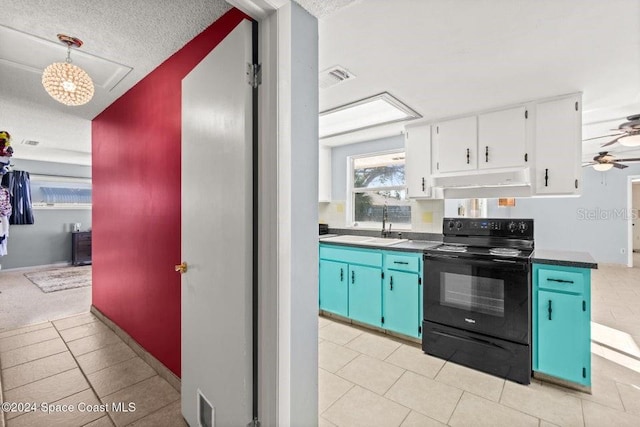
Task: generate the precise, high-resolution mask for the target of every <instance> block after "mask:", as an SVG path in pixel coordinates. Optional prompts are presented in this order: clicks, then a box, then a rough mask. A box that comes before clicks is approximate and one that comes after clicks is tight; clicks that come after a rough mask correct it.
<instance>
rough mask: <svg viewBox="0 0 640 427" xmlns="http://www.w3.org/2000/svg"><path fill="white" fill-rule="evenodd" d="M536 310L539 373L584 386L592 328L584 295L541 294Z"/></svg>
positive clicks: (539, 294)
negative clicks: (585, 309) (584, 306)
mask: <svg viewBox="0 0 640 427" xmlns="http://www.w3.org/2000/svg"><path fill="white" fill-rule="evenodd" d="M537 311H538V312H537V321H538V324H537V327H538V348H537V350H536V351H537V352H538V370H539V371H540V372H543V373H546V374H549V375H553V376H555V377H558V378H563V379H565V380H568V381H573V382H577V383H584V382H585V381H586V380H587V378H588V374H589V373H588V372H587V369H588V365H589V363H588V360H589V359H588V358H589V357H590V353H589V352H590V347H589V338H588V334H587V333H586V331H587V330H588V329H587V328H589V327H590V326H589V318H588V313H587V312H586V311H583V298H582V296H580V295H568V294H563V293H559V292H547V291H538V308H537Z"/></svg>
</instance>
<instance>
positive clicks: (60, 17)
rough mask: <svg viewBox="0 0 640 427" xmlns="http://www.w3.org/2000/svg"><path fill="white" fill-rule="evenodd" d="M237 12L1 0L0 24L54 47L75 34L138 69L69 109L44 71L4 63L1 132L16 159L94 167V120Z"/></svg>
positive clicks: (211, 4) (151, 0)
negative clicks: (46, 84) (61, 36)
mask: <svg viewBox="0 0 640 427" xmlns="http://www.w3.org/2000/svg"><path fill="white" fill-rule="evenodd" d="M230 8H231V6H230V5H229V4H228V3H226V2H225V1H224V0H181V1H175V0H137V1H130V0H108V1H91V0H74V1H72V2H64V1H53V0H20V1H15V0H0V11H1V15H2V22H1V23H0V25H4V26H7V27H10V28H13V29H16V30H19V31H22V32H25V33H29V34H32V35H35V36H38V37H41V38H43V39H47V40H51V41H56V40H57V38H56V34H58V33H66V34H69V35H73V36H76V37H78V38H80V39H82V40H83V41H84V46H83V47H82V48H81V50H82V51H84V52H87V53H90V54H92V55H96V56H99V57H102V58H105V59H108V60H110V61H114V62H117V63H120V64H123V65H126V66H129V67H132V68H133V69H132V71H131V72H130V73H129V74H128V75H127V76H126V77H125V78H124V79H123V80H122V81H121V82H120V83H119V84H118V85H116V86H115V88H113V89H112V90H111V91H107V90H106V89H103V88H101V87H96V93H95V96H94V98H93V100H92V101H91V102H89V103H88V104H86V105H83V106H79V107H67V106H65V105H62V104H60V103H58V102H56V101H55V100H53V99H52V98H50V97H49V95H47V93H46V92H45V91H44V89H43V88H42V85H41V83H40V75H39V74H38V73H33V72H30V71H25V70H22V69H19V68H16V67H13V66H10V65H6V64H2V63H0V100H2V103H3V104H4V105H5V107H3V108H0V130H1V129H6V130H9V131H10V132H11V134H12V136H13V144H14V145H15V156H16V157H17V158H29V159H38V160H44V159H48V160H53V161H61V162H73V163H82V164H89V163H90V161H91V154H90V153H91V139H90V138H91V129H90V126H91V124H90V121H89V120H91V119H92V118H93V117H95V116H96V115H97V114H99V113H100V112H101V111H102V110H104V109H105V108H106V107H107V106H109V105H110V104H111V103H112V102H113V101H114V100H116V99H117V98H118V97H120V96H121V95H122V94H124V93H125V92H126V91H127V90H128V89H130V88H131V87H132V86H133V85H135V84H136V83H137V82H138V81H139V80H141V79H142V78H143V77H144V76H146V75H147V74H149V72H151V71H152V70H153V69H154V68H156V67H157V66H158V65H160V64H161V63H162V62H163V61H164V60H165V59H167V58H168V57H169V56H171V55H172V54H173V53H174V52H176V51H177V50H179V49H180V48H181V47H182V46H184V45H185V44H186V43H187V42H188V41H189V40H191V39H192V38H193V37H195V36H196V35H197V34H198V33H200V32H201V31H202V30H204V29H205V28H206V27H208V26H209V25H210V24H211V23H213V22H214V21H215V20H216V19H218V18H219V17H220V16H222V15H223V14H224V13H225V12H226V11H228V10H229V9H230ZM0 42H2V41H1V40H0ZM63 59H64V56H62V57H61V58H60V60H63ZM72 59H73V53H72ZM23 139H34V140H38V141H41V144H40V145H39V146H38V147H36V148H32V147H25V146H23V145H20V141H22V140H23Z"/></svg>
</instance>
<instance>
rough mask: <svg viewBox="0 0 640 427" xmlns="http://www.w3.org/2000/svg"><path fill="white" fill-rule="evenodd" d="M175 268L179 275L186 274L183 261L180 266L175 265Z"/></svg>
mask: <svg viewBox="0 0 640 427" xmlns="http://www.w3.org/2000/svg"><path fill="white" fill-rule="evenodd" d="M175 268H176V271H178V272H180V274H184V273H186V272H187V263H186V262H184V261H183V262H182V263H181V264H178V265H176V267H175Z"/></svg>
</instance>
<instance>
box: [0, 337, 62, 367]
mask: <svg viewBox="0 0 640 427" xmlns="http://www.w3.org/2000/svg"><path fill="white" fill-rule="evenodd" d="M57 339H58V338H51V339H50V340H46V341H40V342H37V343H34V344H30V345H27V346H24V347H19V348H15V349H14V350H19V349H21V348H26V347H30V346H32V345H38V344H42V343H45V342H49V341H55V340H57ZM62 341H63V342H64V340H62ZM9 351H13V350H9ZM9 351H5V352H4V353H8V352H9ZM65 351H67V350H62V351H59V352H57V353H51V354H47V355H46V356H42V357H37V358H35V359H31V360H27V361H26V362H22V363H18V364H15V365H13V366H7V367H6V368H5V367H2V363H1V362H0V367H1V369H2V370H3V371H4V370H6V369H12V368H15V367H16V366H22V365H24V364H26V363H31V362H35V361H36V360H40V359H45V358H47V357H49V356H55V355H56V354H60V353H64V352H65ZM0 360H2V353H0Z"/></svg>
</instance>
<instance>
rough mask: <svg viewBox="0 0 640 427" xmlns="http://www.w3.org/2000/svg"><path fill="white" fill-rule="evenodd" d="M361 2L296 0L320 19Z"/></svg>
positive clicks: (348, 0) (347, 0) (357, 0)
mask: <svg viewBox="0 0 640 427" xmlns="http://www.w3.org/2000/svg"><path fill="white" fill-rule="evenodd" d="M359 1H361V0H295V2H296V3H298V4H299V5H300V6H302V7H303V8H304V9H306V10H307V11H308V12H309V13H310V14H312V15H313V16H315V17H316V18H318V19H320V18H324V17H325V16H328V15H330V14H332V13H333V12H336V11H337V10H339V9H342V8H343V7H345V6H349V5H350V4H352V3H356V2H359ZM369 1H371V0H369Z"/></svg>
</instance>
